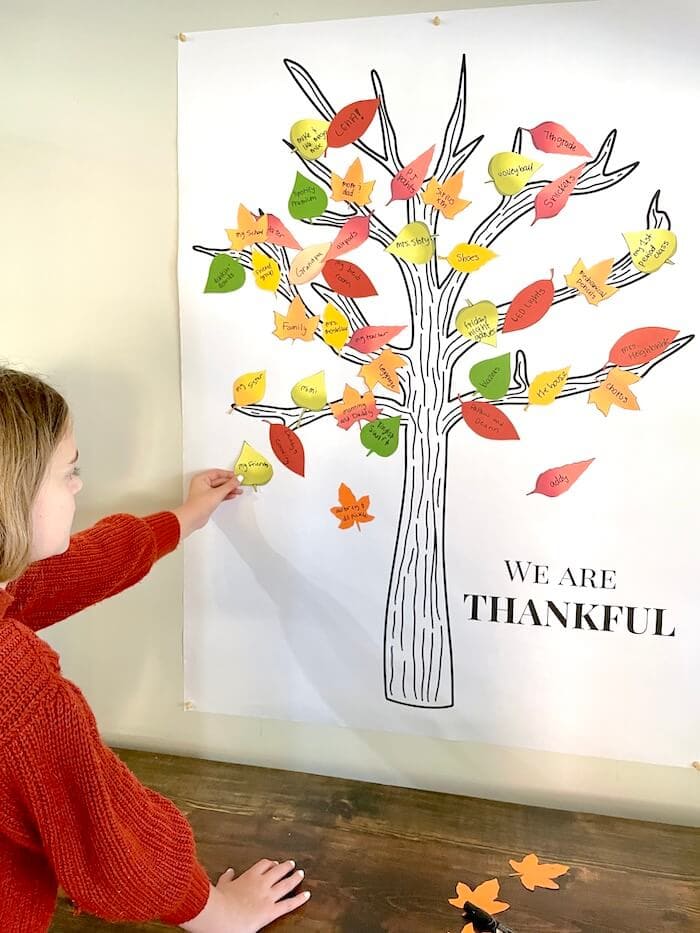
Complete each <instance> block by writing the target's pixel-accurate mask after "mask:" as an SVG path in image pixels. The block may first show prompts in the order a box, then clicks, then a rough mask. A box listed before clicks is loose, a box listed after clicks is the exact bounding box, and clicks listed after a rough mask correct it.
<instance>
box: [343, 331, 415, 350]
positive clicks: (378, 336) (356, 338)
mask: <svg viewBox="0 0 700 933" xmlns="http://www.w3.org/2000/svg"><path fill="white" fill-rule="evenodd" d="M405 329H406V328H405V325H403V324H397V325H395V326H393V327H360V328H359V329H358V330H356V331H355V333H354V334H353V335H352V337H351V338H350V340H349V341H348V347H349V348H350V349H351V350H359V352H360V353H374V351H375V350H380V349H381V348H382V347H383V346H384V345H385V344H387V343H390V342H391V341H392V340H393V339H394V337H396V336H398V335H399V334H400V333H401V331H402V330H405Z"/></svg>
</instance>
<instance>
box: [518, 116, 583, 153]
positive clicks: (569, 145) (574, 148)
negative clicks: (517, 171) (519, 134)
mask: <svg viewBox="0 0 700 933" xmlns="http://www.w3.org/2000/svg"><path fill="white" fill-rule="evenodd" d="M527 132H528V133H529V134H530V136H532V142H533V144H534V146H535V148H536V149H539V150H540V152H552V153H557V154H558V155H575V156H587V157H590V152H589V151H588V149H586V147H585V146H583V145H582V144H581V143H580V142H579V141H578V140H577V139H576V137H574V136H572V135H571V133H570V132H569V131H568V130H567V129H566V128H565V127H563V126H562V125H561V123H552V122H550V121H546V122H545V123H540V124H538V125H537V126H535V127H533V128H532V129H531V130H528V131H527Z"/></svg>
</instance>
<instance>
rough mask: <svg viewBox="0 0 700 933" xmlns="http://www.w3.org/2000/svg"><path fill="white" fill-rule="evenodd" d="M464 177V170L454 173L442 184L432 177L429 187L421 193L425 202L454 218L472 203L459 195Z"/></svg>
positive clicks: (450, 218)
mask: <svg viewBox="0 0 700 933" xmlns="http://www.w3.org/2000/svg"><path fill="white" fill-rule="evenodd" d="M463 179H464V172H457V174H456V175H452V177H451V178H448V179H446V181H443V182H442V184H440V182H439V181H438V180H437V178H435V177H433V178H431V179H430V181H429V182H428V186H427V188H426V189H425V191H424V192H423V194H422V195H421V197H422V198H423V202H424V203H425V204H429V205H431V206H432V207H434V208H436V209H437V210H438V211H440V213H441V214H442V215H443V217H447V219H448V220H452V219H453V218H454V216H455V215H456V214H459V212H460V211H463V210H464V208H465V207H469V205H470V204H471V203H472V202H471V201H465V200H464V198H460V197H459V193H460V191H461V190H462V181H463Z"/></svg>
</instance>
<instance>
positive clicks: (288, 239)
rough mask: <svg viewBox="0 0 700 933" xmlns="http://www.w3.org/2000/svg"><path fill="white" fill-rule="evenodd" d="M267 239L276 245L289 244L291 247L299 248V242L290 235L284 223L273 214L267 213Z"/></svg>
mask: <svg viewBox="0 0 700 933" xmlns="http://www.w3.org/2000/svg"><path fill="white" fill-rule="evenodd" d="M267 241H268V243H276V244H277V246H289V247H290V248H291V249H301V244H300V243H299V242H298V241H297V240H296V239H295V238H294V237H293V236H292V234H291V233H290V232H289V230H287V228H286V227H285V225H284V224H283V223H282V221H281V220H280V219H279V217H275V215H274V214H268V215H267Z"/></svg>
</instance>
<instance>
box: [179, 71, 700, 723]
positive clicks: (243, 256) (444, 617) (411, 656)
mask: <svg viewBox="0 0 700 933" xmlns="http://www.w3.org/2000/svg"><path fill="white" fill-rule="evenodd" d="M285 65H286V67H287V69H288V71H289V74H290V75H291V77H292V78H293V79H294V81H295V82H296V84H297V85H298V87H299V88H300V90H301V91H302V93H303V94H304V96H305V97H306V99H307V100H308V101H309V103H310V104H311V105H312V107H313V108H314V109H315V111H316V113H317V114H318V116H319V118H321V119H322V120H325V121H328V122H329V123H330V122H331V121H332V120H333V118H334V116H335V115H336V113H337V111H336V109H335V108H334V107H333V105H332V104H331V103H330V101H329V100H328V98H327V97H326V96H325V94H324V93H323V91H322V90H321V88H320V87H319V85H318V84H317V83H316V81H315V80H314V79H313V77H312V76H311V75H310V74H309V72H308V71H307V70H306V69H305V68H304V67H303V66H302V65H300V64H299V63H297V62H295V61H292V60H290V59H286V60H285ZM371 82H372V88H373V91H374V95H375V98H376V99H377V100H378V102H379V104H378V110H377V117H378V120H379V126H380V129H381V140H382V147H381V150H378V149H375V148H372V147H371V146H370V145H368V144H367V143H366V142H365V141H364V140H363V139H362V138H359V139H357V140H356V141H354V142H353V143H352V145H354V146H355V148H356V149H358V150H359V151H360V153H361V154H362V155H363V156H365V157H366V158H367V159H370V160H372V161H373V162H375V163H376V164H377V165H378V166H380V167H381V168H382V169H383V170H384V171H385V172H387V173H388V175H389V176H391V178H394V177H396V175H397V174H398V173H400V172H401V171H402V169H404V167H405V163H404V162H403V160H402V158H401V157H400V155H399V148H398V142H397V136H396V131H395V128H394V125H393V124H392V121H391V119H390V116H389V111H388V109H387V102H386V98H385V94H384V89H383V86H382V82H381V80H380V77H379V75H378V73H377V72H376V71H374V70H373V71H372V72H371ZM466 113H467V65H466V57H465V56H463V57H462V61H461V68H460V73H459V85H458V90H457V97H456V101H455V104H454V107H453V109H452V111H451V114H450V116H449V119H448V121H447V125H446V127H445V131H444V134H443V137H442V142H441V145H440V146H439V149H438V148H437V147H436V151H437V152H438V155H437V159H436V161H434V163H433V168H432V170H431V173H430V174H431V175H432V176H434V177H435V179H437V181H438V182H439V183H444V182H445V181H446V180H447V179H449V178H451V177H453V176H454V175H455V174H457V173H459V172H460V171H461V170H462V169H463V167H464V166H465V164H466V162H467V160H468V159H469V158H470V157H471V156H472V154H473V153H474V151H475V150H476V148H477V147H478V146H479V144H480V143H481V141H482V140H483V138H484V137H483V135H482V136H476V137H474V138H472V139H470V140H466ZM522 135H523V130H522V129H520V128H519V129H518V130H517V132H516V133H515V137H514V141H513V147H512V151H513V152H514V153H518V154H519V153H521V147H522ZM616 136H617V130H615V129H613V130H611V131H610V132H609V133H608V135H607V136H606V138H605V139H604V140H603V142H602V144H601V145H600V148H599V150H598V152H597V154H596V155H595V157H593V158H590V159H589V160H588V161H587V162H586V164H585V166H584V167H583V170H582V171H581V172H580V174H579V176H578V177H577V179H576V181H575V185H574V186H573V188H572V190H571V192H570V195H571V197H578V196H583V195H592V194H596V193H598V192H602V191H605V190H606V189H607V188H611V187H613V186H614V185H617V184H619V183H620V182H621V181H623V180H624V179H626V178H627V177H628V176H629V175H630V174H631V173H632V172H633V171H634V169H635V168H636V167H637V165H638V163H637V162H635V163H632V164H630V165H625V166H623V167H622V168H616V169H610V168H609V163H610V160H611V157H612V153H613V147H614V145H615V140H616ZM284 142H285V143H286V145H287V146H289V147H290V148H292V149H294V147H293V146H292V145H291V143H290V142H289V141H287V140H284ZM294 151H295V154H296V155H297V157H298V158H299V159H300V161H301V162H302V163H303V165H304V167H305V171H306V172H307V173H309V174H310V175H312V176H313V178H314V179H315V180H316V182H317V183H318V184H319V185H320V186H323V187H324V188H326V189H328V190H330V188H331V169H330V167H329V166H328V165H327V164H326V161H325V158H320V159H313V160H311V159H306V158H304V157H303V156H302V155H301V154H300V153H299V152H298V151H297V150H294ZM549 184H551V182H550V181H543V180H531V181H528V182H527V184H525V186H524V187H523V188H522V190H520V191H519V192H518V193H516V194H513V195H504V196H502V197H501V199H500V201H499V202H498V203H497V204H496V206H495V207H494V209H493V210H492V211H491V213H490V214H488V216H486V217H485V218H484V219H483V220H481V221H480V222H479V223H478V224H477V225H476V227H475V228H474V230H473V233H472V234H471V236H470V237H469V243H470V244H476V245H478V246H481V247H491V246H492V245H493V244H494V243H495V242H496V240H498V238H499V237H500V236H501V234H503V233H504V232H505V231H506V230H507V229H508V228H509V227H511V226H512V225H513V224H516V223H518V222H521V221H524V220H525V219H526V218H528V217H529V216H531V215H532V214H533V212H534V211H535V203H536V198H537V196H538V194H539V193H540V192H542V191H543V190H544V189H545V188H546V186H547V185H549ZM424 190H425V188H424V186H423V187H422V188H421V191H424ZM420 193H421V192H418V194H417V196H415V197H412V198H410V199H408V200H406V202H405V210H406V222H407V223H413V222H416V221H421V222H423V223H425V224H426V225H427V227H428V228H429V230H430V231H431V233H432V234H433V235H437V233H438V227H439V225H440V224H441V223H442V220H443V218H441V216H440V213H439V211H438V210H436V208H435V207H434V206H432V205H429V204H426V203H424V201H423V199H422V197H420ZM659 194H660V192H659V191H657V192H656V193H655V194H654V195H653V197H652V198H651V201H650V203H649V207H648V210H647V214H646V227H647V228H648V229H652V230H653V229H656V230H670V228H671V224H670V219H669V216H668V214H667V213H666V212H665V211H663V210H662V209H661V208H660V206H659ZM262 214H263V211H262V209H261V210H260V215H262ZM362 216H368V217H370V218H371V223H370V226H369V239H370V240H372V241H374V242H375V243H376V244H377V245H378V246H380V247H381V248H382V249H384V250H386V248H387V247H388V246H390V244H392V243H393V242H394V240H395V239H396V232H395V231H394V230H392V229H391V228H390V226H389V225H388V224H387V223H386V222H385V221H384V220H382V219H381V217H380V216H378V214H377V213H375V212H374V209H373V207H371V206H367V205H360V204H353V203H348V202H344V203H338V204H337V205H335V204H334V205H333V206H330V205H329V206H328V207H327V208H326V209H325V210H324V211H323V213H321V214H320V215H319V216H315V217H311V218H308V219H307V220H305V222H306V223H307V224H309V225H310V226H319V227H328V228H337V229H341V228H342V227H343V226H344V225H345V224H346V223H347V222H348V221H349V220H352V219H353V218H356V217H362ZM193 248H194V250H196V251H197V252H200V253H204V254H206V255H208V256H211V257H217V256H219V255H222V254H227V255H231V256H235V258H236V259H237V260H238V261H239V262H241V263H242V264H243V266H245V268H247V269H251V268H252V254H251V250H250V249H244V250H242V251H235V250H232V249H231V247H225V248H212V247H207V246H201V245H196V246H194V247H193ZM256 249H259V250H260V251H261V252H262V253H263V254H264V255H266V256H268V257H271V258H274V259H275V261H276V262H277V263H278V264H279V266H280V267H281V269H282V271H283V272H286V273H288V272H289V269H290V251H289V249H288V247H285V246H277V245H275V244H273V243H270V242H260V243H257V244H256ZM390 255H392V260H393V261H394V262H395V263H396V264H397V267H398V270H399V273H400V276H401V281H402V282H403V287H404V288H405V296H406V302H407V306H408V312H409V313H408V318H409V320H410V322H411V323H410V326H409V328H408V331H409V335H408V339H407V341H405V342H404V343H402V344H400V345H399V344H397V343H396V342H393V341H392V342H389V343H388V344H387V346H388V347H389V348H390V349H391V350H392V352H393V353H395V354H398V355H399V356H400V357H401V359H402V360H403V362H404V364H405V365H404V366H403V367H402V368H401V369H399V370H398V371H397V377H398V379H399V381H400V391H399V393H397V395H396V397H391V396H390V395H387V394H386V393H381V392H376V391H375V392H374V398H375V400H376V403H377V405H378V406H379V408H380V409H381V411H382V415H387V414H388V415H392V416H400V419H401V421H400V425H401V444H400V448H399V449H400V450H402V452H403V457H404V462H405V468H404V471H403V492H402V495H401V511H400V517H399V520H398V527H397V529H396V541H395V546H394V555H393V561H392V566H391V575H390V579H389V583H388V589H387V598H386V609H385V618H384V685H385V695H386V698H387V700H389V701H391V702H395V703H400V704H403V705H408V706H416V707H431V708H445V707H450V706H452V705H453V704H454V686H453V655H452V644H451V636H450V620H449V611H448V601H447V586H446V559H445V495H446V481H447V462H448V442H449V437H450V433H451V431H452V430H453V429H454V428H455V427H456V426H457V425H458V424H460V423H461V422H462V421H463V420H465V416H464V410H463V407H462V406H463V403H464V402H465V401H466V402H469V401H470V400H475V399H478V398H480V395H479V393H478V392H477V391H475V390H469V391H460V392H457V391H455V388H454V387H453V385H452V381H453V380H452V375H453V372H454V369H455V366H456V365H457V363H458V362H459V361H460V360H461V359H462V358H463V356H464V355H465V354H467V353H469V351H470V350H472V349H473V348H474V347H475V346H477V345H478V342H477V341H475V340H469V339H465V337H464V335H463V334H462V333H460V332H459V331H458V330H457V329H456V327H455V316H456V313H457V311H458V310H459V308H460V305H461V304H462V303H463V300H464V299H463V298H462V295H463V292H464V289H465V286H466V285H467V282H468V281H469V278H470V276H469V273H464V272H460V271H458V270H457V269H456V268H453V267H449V268H448V270H447V271H443V267H442V266H441V265H440V263H439V262H438V257H437V256H435V255H434V256H433V257H432V259H431V260H430V261H429V262H427V263H425V264H422V265H416V264H412V263H410V262H406V261H404V260H403V259H402V258H400V257H399V256H396V255H393V254H390ZM647 274H648V273H645V272H643V271H640V270H639V269H638V268H637V267H636V266H635V264H634V263H633V261H632V256H631V254H630V253H629V252H627V253H626V254H625V255H622V256H621V257H620V258H618V259H617V260H616V261H615V262H614V263H613V264H612V267H611V269H610V274H609V276H608V278H607V281H606V285H607V286H612V287H615V288H617V289H620V288H624V287H627V286H628V285H632V284H634V283H636V282H639V281H641V280H642V279H644V278H646V277H647ZM311 288H312V289H313V292H315V293H316V295H317V296H318V298H319V299H321V300H322V301H323V302H331V303H333V304H334V305H335V306H337V307H338V308H339V309H341V310H342V312H343V314H344V315H345V316H346V318H347V320H348V322H349V326H350V330H351V331H356V330H358V329H360V328H365V327H367V326H368V325H369V322H368V320H367V319H366V317H365V314H364V312H363V310H362V309H361V307H360V305H359V303H358V301H357V300H356V299H354V298H352V297H347V296H343V295H342V294H338V293H336V291H334V290H332V289H331V288H330V287H328V286H327V285H324V284H321V283H320V282H313V283H312V284H311ZM277 292H278V294H279V295H280V296H281V297H282V298H283V299H284V300H285V301H287V302H290V303H291V302H292V301H293V300H294V299H295V298H297V297H298V296H299V289H298V288H297V287H295V286H294V285H293V284H290V282H289V280H288V277H287V279H286V280H285V278H283V279H282V280H281V282H280V284H279V287H278V288H277ZM579 295H580V292H579V291H578V290H577V289H576V288H574V287H568V286H567V287H560V288H556V289H555V290H554V292H553V298H552V306H553V305H557V304H561V303H562V302H565V301H569V300H571V299H572V298H574V297H576V296H579ZM494 303H495V304H496V306H497V308H498V331H499V332H500V331H502V329H503V326H504V322H505V320H506V315H507V312H508V308H509V307H510V305H511V300H510V299H504V300H502V301H500V302H494ZM309 314H310V312H309ZM675 333H676V334H677V332H675ZM315 336H316V337H318V338H319V339H322V337H323V333H322V326H321V325H320V324H319V325H318V328H317V330H316V333H315ZM692 339H693V335H692V334H691V335H685V336H676V337H674V338H673V339H672V340H671V339H669V340H668V341H667V342H664V343H665V345H664V346H663V349H662V350H661V351H660V352H658V353H656V355H655V356H654V357H653V359H645V360H644V361H643V362H641V363H638V364H636V365H627V366H622V367H620V368H621V369H622V370H623V371H624V372H627V373H630V374H634V375H635V376H638V377H644V376H646V375H648V374H649V372H650V371H651V370H652V369H653V368H654V367H655V366H656V365H657V364H658V363H660V362H662V361H664V360H666V359H668V358H669V357H670V356H671V355H673V354H674V353H676V352H677V351H678V350H680V349H682V348H683V347H685V346H686V345H687V344H688V343H689V342H690V341H691V340H692ZM329 352H330V351H329ZM382 352H383V351H382ZM377 354H378V351H375V352H374V353H372V354H369V355H366V354H362V353H359V352H357V351H356V350H354V349H349V348H348V347H347V346H346V347H344V348H343V349H341V350H340V351H339V356H340V358H341V359H343V360H346V361H347V362H348V363H351V364H355V365H359V366H363V365H364V364H366V363H367V362H368V359H373V358H376V357H377ZM612 368H613V364H612V363H611V362H608V363H606V365H604V366H602V367H601V368H599V369H597V370H595V371H593V372H588V373H582V374H580V375H573V376H569V377H568V378H567V379H566V382H565V385H564V388H563V390H562V391H561V392H560V394H559V395H558V396H557V398H556V401H557V402H563V401H564V399H566V398H570V397H572V396H574V395H580V394H582V393H590V392H591V391H593V390H595V389H597V388H599V387H600V386H601V384H602V383H603V382H604V380H605V379H606V377H608V375H609V373H610V372H611V370H612ZM529 387H530V381H529V378H528V369H527V360H526V356H525V353H524V352H523V351H522V350H517V352H516V354H515V363H514V365H513V367H512V376H511V378H510V381H509V384H508V387H507V391H505V393H504V394H503V396H502V397H501V398H499V399H496V400H493V401H490V402H489V403H488V404H489V405H490V406H492V407H493V408H496V409H499V410H500V409H502V408H503V407H506V406H523V405H527V404H528V401H529V398H528V389H529ZM460 388H461V387H460ZM339 401H341V400H336V402H339ZM238 410H239V411H241V412H243V413H244V414H246V415H248V416H251V417H253V418H263V419H267V420H268V421H271V422H274V423H279V424H282V425H285V426H286V427H288V428H292V427H293V428H294V429H295V430H303V429H304V428H305V427H307V426H308V425H310V424H312V423H314V422H316V421H318V420H319V419H321V418H326V417H329V416H330V415H331V410H330V408H329V406H326V407H325V408H324V409H323V410H321V411H308V410H306V409H304V408H300V407H294V406H289V407H284V406H275V405H267V404H254V405H249V406H246V407H242V408H239V409H238Z"/></svg>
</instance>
